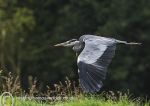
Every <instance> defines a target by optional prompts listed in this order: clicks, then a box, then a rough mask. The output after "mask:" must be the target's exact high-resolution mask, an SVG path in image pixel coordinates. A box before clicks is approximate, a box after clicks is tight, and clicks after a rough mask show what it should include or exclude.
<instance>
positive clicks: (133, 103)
mask: <svg viewBox="0 0 150 106" xmlns="http://www.w3.org/2000/svg"><path fill="white" fill-rule="evenodd" d="M14 103H15V104H14V106H150V101H145V102H144V101H142V100H141V99H139V98H137V99H130V98H129V97H128V96H127V95H124V96H122V97H119V98H118V99H117V100H114V97H113V98H109V99H106V98H104V97H102V96H101V95H100V96H93V95H90V96H83V95H81V96H79V97H72V98H71V99H69V100H58V101H46V102H45V101H44V102H42V101H41V100H23V99H17V98H15V101H14ZM7 105H8V106H10V104H9V103H7ZM7 105H6V106H7Z"/></svg>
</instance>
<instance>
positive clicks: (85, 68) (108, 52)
mask: <svg viewBox="0 0 150 106" xmlns="http://www.w3.org/2000/svg"><path fill="white" fill-rule="evenodd" d="M82 41H83V42H84V43H85V47H84V49H83V51H82V52H81V53H80V55H79V56H78V61H77V63H78V68H79V80H80V85H81V88H82V89H83V90H84V91H85V92H95V91H99V90H100V88H101V87H102V85H103V82H102V81H103V80H104V79H105V77H106V72H107V67H108V65H109V64H110V62H111V60H112V58H113V56H114V55H115V49H116V41H115V39H111V38H104V37H99V36H93V35H87V36H84V38H82Z"/></svg>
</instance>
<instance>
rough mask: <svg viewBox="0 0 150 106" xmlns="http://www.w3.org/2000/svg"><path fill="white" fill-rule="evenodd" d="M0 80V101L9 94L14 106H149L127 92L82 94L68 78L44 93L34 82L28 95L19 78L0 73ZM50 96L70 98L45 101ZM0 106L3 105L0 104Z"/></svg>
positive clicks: (146, 102)
mask: <svg viewBox="0 0 150 106" xmlns="http://www.w3.org/2000/svg"><path fill="white" fill-rule="evenodd" d="M0 79H1V80H0V81H1V82H0V83H1V85H0V101H1V98H2V97H1V94H2V93H4V92H10V93H11V94H12V95H13V96H14V97H15V98H14V106H150V101H149V100H144V99H141V98H133V97H132V96H131V95H130V93H129V92H128V91H127V92H126V93H122V92H115V93H114V92H112V91H109V92H103V93H101V94H84V93H83V92H82V91H81V89H80V87H76V86H75V83H74V82H71V81H70V80H69V79H68V78H66V81H65V84H64V85H63V84H62V83H61V82H60V83H58V84H54V88H55V89H51V88H50V87H49V86H47V90H46V91H45V92H44V93H42V92H40V90H38V88H37V87H36V81H34V82H33V84H32V86H31V87H30V88H29V93H24V92H23V90H22V88H21V85H20V80H19V77H16V76H15V77H14V76H13V75H12V74H11V73H9V74H8V75H7V76H2V75H1V73H0ZM22 96H25V97H26V99H24V98H19V97H22ZM52 96H54V97H71V98H69V99H67V100H66V99H65V100H64V99H59V100H58V99H57V98H53V100H49V99H47V97H52ZM31 97H32V98H31ZM38 97H39V98H38ZM40 97H41V98H40ZM37 98H38V99H37ZM30 99H31V100H30ZM5 104H6V105H5V106H11V102H10V99H7V100H6V101H5ZM0 106H3V105H2V104H1V103H0Z"/></svg>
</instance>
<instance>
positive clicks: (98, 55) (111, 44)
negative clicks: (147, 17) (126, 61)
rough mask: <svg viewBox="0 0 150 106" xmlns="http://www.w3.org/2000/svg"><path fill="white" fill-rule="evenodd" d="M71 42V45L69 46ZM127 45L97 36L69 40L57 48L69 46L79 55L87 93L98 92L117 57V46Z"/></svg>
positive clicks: (81, 83) (78, 59) (80, 73)
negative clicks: (110, 65)
mask: <svg viewBox="0 0 150 106" xmlns="http://www.w3.org/2000/svg"><path fill="white" fill-rule="evenodd" d="M68 42H69V44H68ZM117 43H124V44H129V45H136V44H140V43H134V42H131V43H127V42H126V41H120V40H116V39H114V38H106V37H101V36H95V35H83V36H81V37H80V38H79V41H78V40H69V41H67V42H64V43H60V44H57V45H55V46H69V47H73V50H74V51H75V52H76V53H77V54H78V58H77V65H78V73H79V81H80V86H81V88H82V90H83V91H85V92H98V91H99V90H100V88H101V87H102V85H103V80H104V79H105V78H106V73H107V67H108V65H109V64H110V62H111V60H112V58H113V57H114V55H115V50H116V44H117Z"/></svg>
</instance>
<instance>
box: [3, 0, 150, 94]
mask: <svg viewBox="0 0 150 106" xmlns="http://www.w3.org/2000/svg"><path fill="white" fill-rule="evenodd" d="M149 28H150V1H149V0H134V1H131V0H119V1H118V0H92V1H91V0H82V1H81V0H80V1H79V0H40V1H37V0H0V68H1V69H2V70H5V71H12V72H13V73H15V74H16V75H20V76H21V80H22V85H23V87H24V88H25V89H28V86H29V83H28V76H33V78H35V77H36V78H37V79H38V81H39V87H41V88H42V87H43V86H44V85H45V84H53V83H56V82H58V81H59V80H64V79H65V77H66V76H69V77H70V78H71V79H73V80H75V79H76V80H77V78H78V76H77V66H76V56H75V53H74V52H73V51H71V50H70V49H67V48H54V47H52V46H53V44H56V43H59V42H62V41H65V40H69V39H71V38H79V37H80V36H81V35H83V34H96V35H100V36H106V37H114V38H116V39H120V40H126V41H137V42H141V43H143V44H142V46H140V47H137V46H134V47H133V46H132V47H130V46H125V45H118V48H117V51H116V56H115V58H114V59H113V61H112V64H111V65H110V67H109V68H108V75H107V79H106V81H105V82H104V83H105V84H104V87H103V90H126V89H130V90H131V92H133V93H135V94H138V95H144V94H147V95H150V90H149V89H150V87H149V81H150V77H149V75H150V71H149V70H150V66H149V60H150V55H149V54H150V49H149V42H150V35H149V34H150V30H149Z"/></svg>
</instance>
